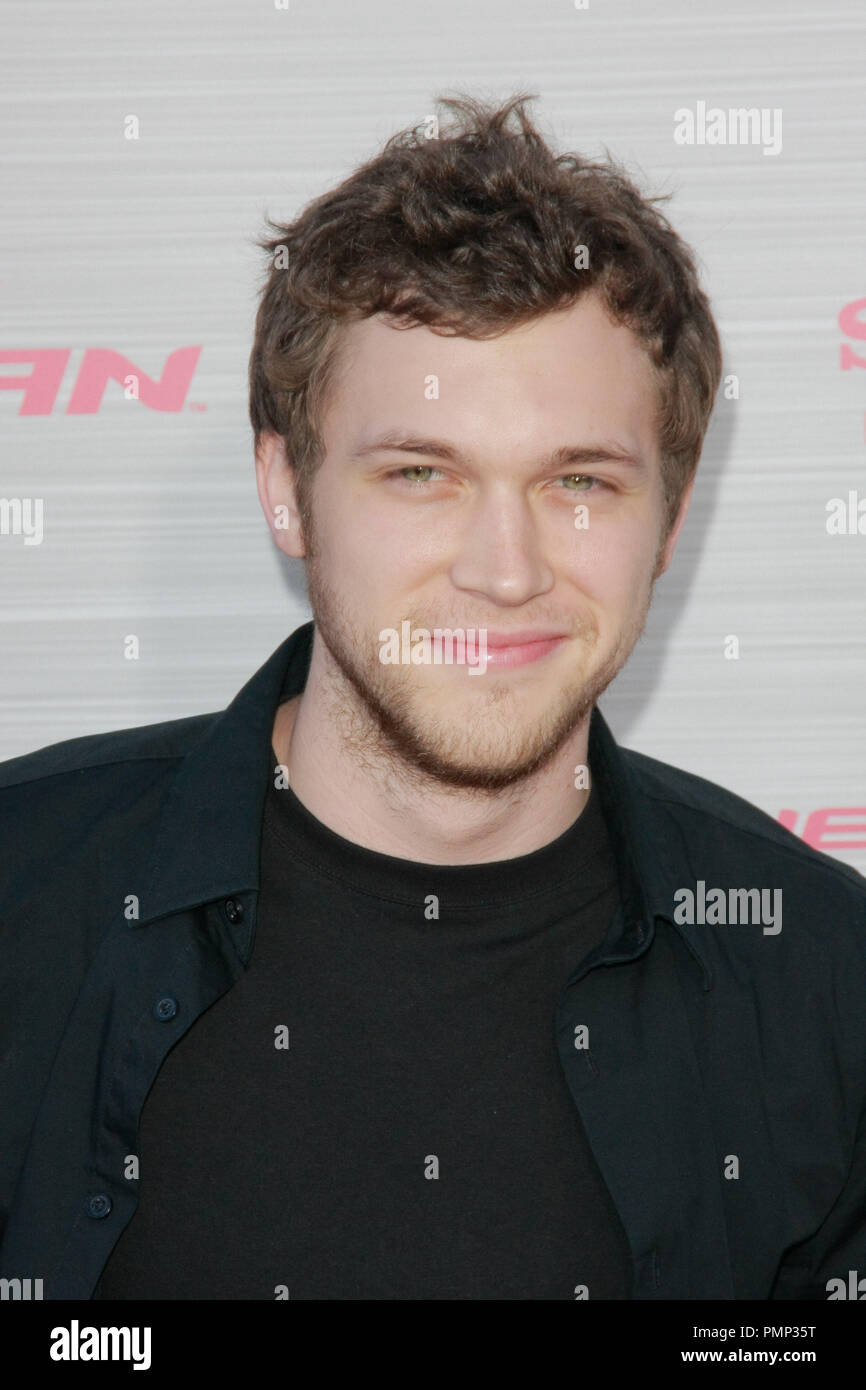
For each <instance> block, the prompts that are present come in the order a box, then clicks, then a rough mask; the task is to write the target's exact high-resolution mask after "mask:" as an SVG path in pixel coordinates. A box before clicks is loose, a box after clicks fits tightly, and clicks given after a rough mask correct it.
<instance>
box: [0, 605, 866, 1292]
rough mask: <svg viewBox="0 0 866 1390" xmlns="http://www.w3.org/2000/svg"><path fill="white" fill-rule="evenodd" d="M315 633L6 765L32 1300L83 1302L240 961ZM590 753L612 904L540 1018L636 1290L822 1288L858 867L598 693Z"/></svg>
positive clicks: (10, 1260)
mask: <svg viewBox="0 0 866 1390" xmlns="http://www.w3.org/2000/svg"><path fill="white" fill-rule="evenodd" d="M312 633H313V624H312V623H311V622H310V623H306V624H304V625H303V626H301V627H300V628H298V629H297V631H296V632H294V633H293V634H292V635H291V636H290V637H289V638H288V639H287V640H286V641H285V642H284V643H283V644H282V645H281V646H280V647H279V648H278V649H277V651H276V652H275V653H274V654H273V655H272V656H271V657H270V659H269V660H268V661H267V662H266V663H265V664H264V666H262V668H261V669H260V670H259V671H258V672H257V673H256V674H255V675H254V676H253V677H252V679H251V680H250V681H248V682H247V684H246V685H245V686H244V688H243V689H242V690H241V691H240V693H239V694H238V695H237V697H236V698H235V699H234V700H233V702H232V703H231V705H230V706H229V707H228V709H227V710H225V711H223V712H220V713H216V714H206V715H200V716H195V717H193V718H189V719H178V720H172V721H169V722H166V723H163V724H156V725H150V726H147V727H144V728H137V729H129V730H121V731H119V732H114V733H108V734H104V735H94V736H89V737H85V738H78V739H71V740H67V741H65V742H63V743H59V744H56V745H54V746H52V747H49V748H45V749H42V750H40V751H39V752H37V753H32V754H27V755H25V756H23V757H20V758H15V759H12V760H11V761H9V762H6V763H4V764H0V999H2V1007H0V1125H2V1150H0V1229H2V1230H3V1240H2V1246H0V1278H6V1279H18V1278H20V1279H26V1278H30V1279H42V1280H43V1290H44V1297H45V1298H49V1299H63V1298H74V1299H86V1298H89V1297H90V1296H91V1294H92V1293H93V1290H94V1288H95V1286H96V1284H97V1282H98V1280H99V1277H100V1274H101V1272H102V1270H103V1267H104V1266H105V1263H106V1261H107V1260H108V1257H109V1255H110V1253H111V1251H112V1249H113V1247H114V1245H115V1243H116V1242H117V1240H118V1238H119V1236H120V1233H121V1231H122V1230H123V1229H124V1227H125V1226H126V1225H127V1223H128V1222H129V1221H130V1219H131V1217H132V1215H133V1213H134V1211H135V1208H136V1204H137V1200H138V1195H137V1194H138V1189H139V1182H140V1181H146V1177H144V1178H141V1179H140V1178H139V1175H138V1171H137V1162H136V1139H137V1133H138V1124H139V1117H140V1114H141V1110H142V1107H143V1104H144V1100H145V1097H146V1095H147V1092H148V1090H149V1089H150V1087H151V1085H152V1084H153V1081H154V1079H155V1077H156V1075H157V1073H158V1071H159V1069H160V1066H161V1064H162V1062H163V1060H164V1058H165V1056H166V1054H167V1053H168V1051H169V1050H170V1049H171V1048H172V1047H173V1046H174V1044H175V1043H176V1042H177V1041H178V1039H179V1038H180V1037H181V1036H182V1034H183V1033H184V1032H185V1031H186V1030H187V1029H188V1028H189V1027H190V1026H191V1025H192V1024H193V1023H194V1022H195V1020H196V1019H197V1018H198V1017H199V1016H200V1015H201V1014H202V1013H203V1012H204V1010H206V1009H207V1008H208V1007H209V1006H210V1005H211V1004H212V1003H213V1002H214V1001H215V1000H216V999H218V998H219V997H220V996H221V995H222V994H224V993H225V991H226V990H228V989H231V987H232V985H233V984H234V983H235V982H236V981H237V980H238V979H239V978H240V977H241V975H242V974H243V972H244V970H245V969H246V968H247V966H248V965H249V962H250V959H251V954H252V951H253V949H254V934H255V922H256V906H257V900H258V893H259V850H260V835H261V824H262V812H263V806H264V801H265V794H266V790H267V786H268V782H269V779H270V778H271V777H272V776H273V756H272V752H271V736H272V729H273V721H274V715H275V712H276V709H277V707H278V705H279V704H280V703H281V702H282V701H284V700H288V699H290V698H292V696H294V695H297V694H299V693H300V691H301V690H302V689H303V688H304V684H305V682H306V677H307V672H308V670H309V662H310V654H311V648H312ZM589 766H590V771H591V775H592V778H593V783H594V786H595V787H596V788H597V789H598V790H599V792H600V796H601V803H602V806H603V809H604V814H605V817H606V820H607V823H608V828H609V832H610V835H611V840H612V843H613V847H614V851H615V854H616V857H617V864H618V871H619V875H620V898H621V907H620V910H619V911H618V912H617V914H616V916H615V917H614V919H613V921H612V922H611V925H610V928H609V930H608V932H607V935H606V938H605V940H604V941H603V942H602V944H601V945H600V946H599V947H598V948H597V949H596V950H594V951H593V952H591V953H590V955H589V956H587V957H586V958H585V959H584V960H583V962H582V964H581V966H580V967H579V969H578V970H577V971H576V972H575V973H574V974H573V975H572V977H571V978H570V979H569V980H568V981H567V983H566V984H565V986H564V988H563V992H562V996H561V998H560V1001H559V1006H558V1009H557V1014H556V1020H555V1023H556V1034H557V1042H558V1048H559V1055H560V1059H561V1062H562V1067H563V1071H564V1075H565V1077H566V1080H567V1083H568V1087H569V1090H570V1092H571V1095H572V1097H573V1099H574V1103H575V1105H576V1106H577V1108H578V1111H579V1114H580V1118H581V1121H582V1123H583V1126H584V1128H585V1130H586V1133H587V1135H588V1138H589V1141H590V1144H591V1146H592V1150H593V1153H594V1156H595V1159H596V1161H597V1163H598V1165H599V1167H600V1169H601V1172H602V1174H603V1176H604V1179H605V1181H606V1183H607V1186H608V1188H609V1190H610V1193H611V1196H612V1198H613V1200H614V1203H615V1205H616V1208H617V1210H618V1212H619V1215H620V1218H621V1220H622V1223H623V1226H624V1228H625V1231H626V1234H627V1237H628V1241H629V1245H630V1249H631V1255H632V1264H633V1288H632V1296H633V1297H634V1298H637V1299H683V1298H685V1299H688V1298H692V1299H710V1298H721V1299H770V1298H774V1299H780V1298H817V1299H826V1298H827V1297H828V1293H827V1282H828V1281H829V1280H830V1279H840V1280H842V1281H844V1282H845V1283H846V1285H848V1284H850V1279H849V1274H850V1271H852V1270H854V1271H857V1272H858V1277H860V1278H862V1277H863V1276H864V1275H866V1125H864V1110H866V1106H864V1098H866V881H864V879H863V878H862V877H861V876H860V875H859V874H857V873H856V872H855V871H854V870H853V869H850V868H847V867H846V866H844V865H842V864H840V863H838V862H837V861H835V860H833V859H830V858H829V857H828V856H826V855H822V854H819V853H817V852H816V851H814V850H812V849H810V848H808V847H807V846H806V845H804V844H803V843H801V842H800V841H799V840H798V839H796V838H795V837H794V836H793V835H791V834H790V833H789V832H788V831H786V830H784V829H782V828H781V827H780V826H779V825H777V824H776V822H775V821H773V820H772V819H771V818H770V817H769V816H766V815H764V814H763V813H762V812H761V811H759V810H757V809H756V808H755V807H753V806H750V805H749V804H748V803H747V802H745V801H743V800H741V799H740V798H738V797H736V796H734V795H732V794H731V793H729V792H727V791H725V790H723V789H722V788H721V787H717V786H714V785H713V784H711V783H709V782H706V781H704V780H703V779H701V778H698V777H694V776H692V775H690V774H688V773H685V772H681V771H679V770H678V769H675V768H672V767H670V766H668V765H666V764H663V763H660V762H657V761H656V760H654V759H652V758H648V757H645V756H643V755H641V754H638V753H635V752H631V751H628V750H625V749H622V748H620V747H619V746H618V745H617V744H616V742H615V740H614V739H613V736H612V735H611V732H610V730H609V729H608V727H607V725H606V723H605V721H604V719H603V718H602V716H601V714H600V712H599V711H598V709H596V710H594V712H593V716H592V721H591V726H590V739H589ZM749 889H758V890H764V892H765V895H766V898H767V901H768V902H770V901H773V902H774V903H778V904H779V905H780V906H781V912H776V913H775V915H774V919H773V924H772V925H769V922H770V918H769V916H768V915H764V916H763V917H761V916H760V915H757V914H756V915H753V917H752V918H749V917H748V916H747V915H746V913H745V910H744V906H743V905H744V903H745V902H746V901H748V902H749V903H750V904H751V903H752V902H753V900H754V899H755V895H754V894H752V897H751V898H750V899H748V900H747V899H746V896H745V895H746V890H749ZM687 890H688V891H687ZM714 890H719V891H717V892H715V893H714ZM689 894H691V898H689ZM774 895H775V896H774ZM779 895H780V896H779ZM714 897H715V900H716V902H719V901H723V902H724V903H732V904H736V903H739V904H740V907H739V912H740V916H739V918H736V911H735V907H734V906H732V907H731V908H730V910H729V912H728V920H726V918H725V915H724V912H723V913H722V917H721V920H719V921H717V920H715V919H716V918H718V917H719V912H718V911H716V913H715V916H714V915H713V914H712V912H711V909H710V908H709V907H707V906H706V905H707V904H710V903H711V902H712V901H713V898H714ZM758 898H759V899H760V893H759V894H758ZM689 901H691V902H692V904H693V906H694V910H693V911H691V912H689V911H688V910H687V907H686V906H684V904H687V903H688V902H689ZM750 910H751V909H750ZM726 911H727V909H726ZM684 917H685V918H688V917H691V918H694V919H695V920H694V921H689V920H683V918H684ZM744 917H745V918H746V920H743V918H744ZM735 918H736V920H734V919H735ZM587 1042H588V1045H586V1044H587Z"/></svg>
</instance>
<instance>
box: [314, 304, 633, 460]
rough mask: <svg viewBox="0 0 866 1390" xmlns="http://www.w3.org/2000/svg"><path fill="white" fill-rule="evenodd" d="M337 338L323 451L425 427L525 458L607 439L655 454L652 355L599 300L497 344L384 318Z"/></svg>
mask: <svg viewBox="0 0 866 1390" xmlns="http://www.w3.org/2000/svg"><path fill="white" fill-rule="evenodd" d="M341 333H342V337H341V340H340V346H339V350H338V359H337V360H338V365H337V371H336V373H335V378H334V387H333V390H332V392H331V394H330V397H329V407H328V410H327V412H326V416H325V420H324V422H323V424H324V432H325V440H326V446H327V447H328V448H330V447H334V446H336V447H342V446H344V445H345V446H349V445H352V446H355V445H359V444H360V445H363V444H364V443H366V442H368V441H369V439H371V438H373V437H374V436H376V435H378V434H381V433H382V431H383V430H386V429H389V428H392V427H393V428H398V429H399V428H403V427H405V428H409V427H412V428H416V429H417V427H418V426H419V424H422V423H423V425H424V427H425V428H426V429H427V430H428V431H429V430H430V429H431V427H435V428H436V431H437V432H441V431H442V430H446V432H448V433H452V432H453V433H454V434H455V436H459V437H460V442H461V443H462V444H464V445H465V446H466V447H469V448H472V447H473V445H477V446H478V448H479V449H480V450H482V451H483V449H484V441H485V439H486V440H487V444H488V447H489V441H490V438H491V437H493V436H495V439H496V442H497V448H503V447H505V448H511V447H513V449H514V450H515V451H517V452H520V451H523V450H524V449H532V450H538V448H539V446H541V445H542V444H549V445H550V447H554V448H555V447H557V446H558V445H559V444H561V443H563V442H568V443H588V442H592V440H593V439H601V438H605V439H610V438H611V435H612V433H613V434H615V435H616V437H617V440H618V442H619V443H620V444H621V445H622V446H623V447H625V448H631V449H633V450H639V451H640V452H642V453H643V454H644V456H650V457H651V456H652V455H653V453H654V452H655V450H656V447H657V445H656V434H657V423H656V415H657V406H658V388H657V384H656V380H655V377H654V374H653V370H652V365H651V362H650V359H649V356H648V353H647V351H646V349H645V348H644V346H643V344H642V343H641V342H640V341H639V339H638V338H637V337H636V335H635V334H634V333H633V332H632V331H631V330H630V329H629V328H626V327H625V326H624V325H622V324H617V323H615V322H614V321H613V320H612V319H611V318H610V316H609V314H608V313H607V310H606V309H605V306H604V304H603V302H602V300H601V298H600V297H599V296H598V294H597V293H595V292H589V293H587V294H585V295H583V296H582V297H581V298H580V299H579V300H578V301H577V302H576V303H574V304H572V305H570V306H569V307H568V308H567V309H564V310H559V311H556V312H553V313H548V314H544V315H542V316H540V317H539V318H536V319H534V320H532V322H530V323H528V324H524V325H521V326H520V327H517V328H511V329H508V330H507V331H506V332H504V333H501V334H500V335H499V336H497V337H495V338H486V339H475V338H467V337H463V336H461V335H459V334H453V333H450V332H447V333H442V332H435V331H434V330H433V329H431V328H428V327H427V326H426V325H421V326H418V327H413V328H397V327H394V326H392V325H391V324H390V323H388V322H387V321H385V320H384V319H383V318H382V317H381V316H378V315H377V316H374V317H371V318H367V319H363V320H361V321H360V322H355V323H351V324H347V325H344V326H343V328H342V330H341ZM575 431H578V432H579V436H580V437H579V438H572V437H571V436H573V435H575ZM561 435H567V436H568V438H567V439H564V438H560V436H561Z"/></svg>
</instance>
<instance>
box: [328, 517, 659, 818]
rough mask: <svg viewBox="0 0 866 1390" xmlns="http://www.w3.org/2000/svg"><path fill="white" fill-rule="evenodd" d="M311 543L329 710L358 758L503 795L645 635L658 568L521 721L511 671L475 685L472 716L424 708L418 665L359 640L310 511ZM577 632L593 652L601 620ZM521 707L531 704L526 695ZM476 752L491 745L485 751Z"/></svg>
mask: <svg viewBox="0 0 866 1390" xmlns="http://www.w3.org/2000/svg"><path fill="white" fill-rule="evenodd" d="M304 541H305V549H306V576H307V592H308V596H309V600H310V607H311V609H312V612H313V621H314V624H315V628H316V630H317V631H318V633H319V634H320V636H321V639H322V642H323V643H324V646H325V649H326V654H327V656H328V657H330V660H327V661H326V667H325V673H324V681H323V689H322V696H323V699H324V701H325V703H326V705H327V712H328V716H329V718H331V719H332V720H333V721H334V722H335V726H336V727H337V729H338V731H339V736H340V741H341V743H342V744H343V746H344V748H345V749H347V750H348V751H349V753H350V755H351V756H352V757H353V758H354V759H355V760H356V762H357V763H358V764H359V765H361V766H364V767H365V768H367V769H368V770H370V771H371V772H373V773H374V774H375V775H378V776H380V777H381V776H383V775H384V776H386V777H391V778H393V779H395V780H398V781H401V782H403V783H405V784H407V785H414V786H419V785H423V783H424V782H425V781H428V782H429V781H430V780H432V781H433V782H435V783H436V784H437V785H439V786H440V787H449V788H453V789H463V790H475V791H477V792H479V793H485V792H487V793H492V792H502V791H505V790H507V789H508V788H516V787H517V786H518V784H520V783H522V782H524V781H525V780H526V779H527V778H528V777H531V776H532V774H533V773H536V772H538V771H540V769H542V768H543V767H544V766H545V765H546V764H547V763H548V762H550V760H551V759H552V758H553V757H554V756H555V755H556V753H557V752H558V751H559V750H560V749H561V748H562V746H563V744H564V743H565V742H566V740H567V739H568V738H569V737H570V735H571V734H572V733H573V732H574V730H575V729H577V728H578V726H579V725H580V724H582V723H583V721H584V720H585V719H586V718H587V716H588V715H589V714H590V713H591V711H592V709H593V706H594V705H595V704H596V703H597V701H598V700H599V699H600V697H601V695H602V694H603V692H604V691H605V690H606V689H607V687H608V686H609V685H610V683H611V681H613V679H614V677H615V676H616V675H617V674H618V673H619V672H620V671H621V670H622V667H623V666H624V665H625V663H626V661H627V660H628V658H629V656H630V655H631V652H632V650H633V649H634V647H635V644H636V643H637V641H638V639H639V637H640V635H641V633H642V632H643V629H644V626H645V623H646V619H647V614H648V612H649V608H650V603H651V599H652V591H653V585H654V583H655V574H654V575H653V578H652V579H651V580H650V583H649V585H648V587H647V589H646V591H645V593H644V594H643V596H642V597H641V598H640V600H639V601H637V602H636V603H635V606H634V609H633V610H632V614H631V616H630V620H629V622H628V623H627V624H626V626H625V627H624V628H623V629H622V630H621V631H620V633H619V634H618V637H617V641H616V644H615V646H614V649H613V650H612V651H611V652H610V653H609V654H608V656H607V657H606V658H605V659H604V660H603V661H602V662H601V664H600V665H599V666H598V668H597V669H596V670H594V671H591V672H589V673H588V674H587V675H585V676H584V677H583V678H582V679H581V678H580V677H576V678H575V679H574V680H573V681H572V682H571V683H570V684H569V685H568V687H567V688H566V689H564V688H563V687H561V686H560V687H559V688H558V689H557V698H556V704H555V706H553V707H549V708H547V709H543V710H540V711H539V712H538V717H537V719H535V720H534V721H532V722H530V721H528V720H526V719H524V720H522V721H519V720H517V719H516V718H515V709H516V707H517V704H516V701H515V696H514V693H513V691H512V689H511V688H510V684H509V677H508V675H507V674H506V675H505V676H504V677H503V678H502V679H499V680H497V679H496V676H495V675H494V679H493V681H489V683H488V685H487V687H486V688H485V689H482V690H478V691H475V690H473V691H472V695H473V704H472V710H473V713H472V715H471V716H469V715H468V714H467V713H466V708H465V706H463V707H461V708H460V709H459V710H455V711H454V713H452V714H450V715H449V716H445V717H443V715H439V714H435V713H431V711H430V708H429V701H428V702H427V704H426V705H425V703H424V696H423V695H422V694H420V693H419V691H418V688H417V686H416V685H414V684H413V673H414V672H415V671H416V670H417V669H418V668H417V667H414V666H411V665H408V666H402V665H383V664H382V663H381V662H380V661H379V656H378V649H379V642H378V633H374V632H371V633H370V634H368V635H366V636H365V637H364V638H363V640H362V642H360V643H359V641H358V640H357V624H355V623H353V621H352V618H351V615H350V614H349V613H348V611H347V609H346V607H345V605H344V604H343V602H342V601H341V599H340V596H339V595H338V594H337V593H336V592H335V591H334V589H333V588H332V586H331V584H330V583H329V581H328V579H327V577H326V574H325V568H326V564H325V561H324V559H323V557H322V555H321V553H320V550H319V547H318V543H317V538H316V533H315V528H314V526H313V522H312V514H311V512H307V515H306V524H305V527H304ZM405 616H406V615H405V614H401V619H402V618H403V617H405ZM424 625H425V624H424V623H423V621H420V620H419V622H418V623H417V624H416V623H415V622H414V621H413V623H412V627H413V630H414V629H415V628H416V626H424ZM578 635H579V637H580V638H582V644H583V646H584V651H585V652H587V653H588V654H589V655H590V656H591V653H592V651H593V650H594V648H595V646H596V645H597V641H598V629H597V627H596V625H595V621H594V619H591V620H590V619H586V620H583V626H582V627H580V628H579V629H578ZM572 640H573V639H572ZM541 659H542V660H546V659H548V658H541ZM554 659H555V658H554ZM422 669H423V668H422ZM491 669H492V670H494V671H495V668H488V672H485V673H484V674H483V675H478V676H470V675H469V672H468V669H466V670H465V671H464V672H463V674H465V677H466V679H467V680H469V681H470V682H471V683H472V684H473V685H474V684H475V683H476V682H478V683H483V682H485V681H487V680H488V676H489V673H490V671H491ZM518 679H519V677H518ZM480 697H481V698H480ZM520 704H521V706H522V707H524V708H525V704H524V702H523V701H520ZM455 725H458V726H459V727H457V728H455ZM473 747H474V748H475V749H476V756H475V757H474V758H473V757H472V756H471V750H472V749H473ZM479 749H486V750H488V751H487V754H486V756H485V755H484V754H479V753H478V751H477V750H479Z"/></svg>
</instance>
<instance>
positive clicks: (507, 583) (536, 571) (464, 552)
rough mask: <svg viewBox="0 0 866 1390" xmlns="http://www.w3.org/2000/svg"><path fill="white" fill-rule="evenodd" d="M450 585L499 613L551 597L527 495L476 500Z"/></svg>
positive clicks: (550, 578)
mask: <svg viewBox="0 0 866 1390" xmlns="http://www.w3.org/2000/svg"><path fill="white" fill-rule="evenodd" d="M451 582H452V583H453V584H454V586H455V588H457V589H461V590H462V591H464V592H465V593H472V594H477V595H479V596H480V597H481V598H484V599H487V600H488V601H489V602H492V603H495V604H498V605H501V606H503V607H511V606H517V605H518V604H521V603H527V602H528V601H529V600H530V599H533V598H536V597H537V596H538V595H539V594H546V593H549V591H550V590H551V589H552V588H553V584H554V575H553V570H552V569H551V567H550V564H549V563H548V560H547V558H546V555H545V548H544V538H543V534H542V532H541V531H540V529H539V522H538V518H537V517H536V516H535V515H534V514H533V511H532V507H531V505H530V502H529V500H528V498H527V497H526V496H525V495H522V494H517V493H515V492H514V491H513V490H512V489H510V488H507V489H506V488H505V487H504V486H503V488H501V489H497V490H496V491H495V492H494V491H490V492H489V493H487V494H486V495H484V496H479V497H478V499H477V500H476V505H475V506H474V507H473V509H472V512H471V514H470V515H469V516H467V517H466V519H465V524H464V528H463V531H462V533H461V536H460V541H459V545H458V551H457V555H456V557H455V559H454V561H453V563H452V566H451Z"/></svg>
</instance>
